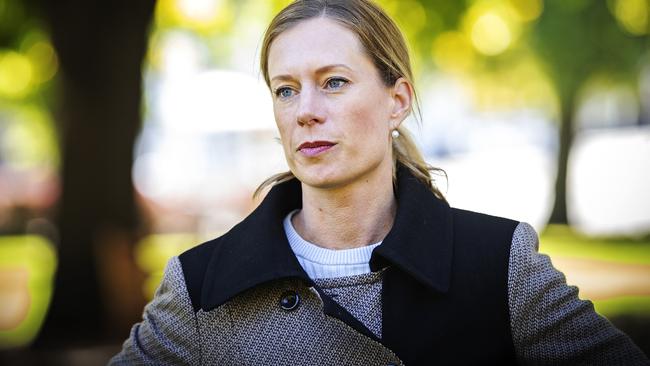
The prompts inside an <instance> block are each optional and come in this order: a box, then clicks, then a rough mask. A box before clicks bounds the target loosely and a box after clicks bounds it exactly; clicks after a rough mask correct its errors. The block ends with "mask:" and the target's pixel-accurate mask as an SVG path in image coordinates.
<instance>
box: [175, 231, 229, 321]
mask: <svg viewBox="0 0 650 366" xmlns="http://www.w3.org/2000/svg"><path fill="white" fill-rule="evenodd" d="M221 238H222V237H218V238H215V239H212V240H210V241H207V242H205V243H202V244H199V245H197V246H195V247H194V248H191V249H189V250H187V251H185V252H183V253H182V254H181V255H179V256H178V260H179V264H180V267H181V268H182V272H183V277H184V279H185V285H186V287H187V293H188V294H189V296H190V300H191V301H192V307H193V308H194V310H195V311H197V310H198V309H200V308H201V292H202V291H201V290H202V288H203V280H204V278H205V272H206V270H207V268H208V265H209V264H210V260H211V259H212V257H213V256H214V255H215V253H216V252H218V251H219V248H220V244H221Z"/></svg>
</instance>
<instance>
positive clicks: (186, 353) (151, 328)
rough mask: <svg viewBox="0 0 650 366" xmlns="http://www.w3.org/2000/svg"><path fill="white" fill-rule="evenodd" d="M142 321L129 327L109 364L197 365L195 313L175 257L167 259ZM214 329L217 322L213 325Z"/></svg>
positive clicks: (198, 334) (198, 335)
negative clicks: (118, 349) (161, 277)
mask: <svg viewBox="0 0 650 366" xmlns="http://www.w3.org/2000/svg"><path fill="white" fill-rule="evenodd" d="M142 318H143V319H142V322H141V323H138V324H135V325H134V326H133V327H132V328H131V334H130V336H129V338H128V339H127V340H126V341H125V342H124V344H123V345H122V352H120V353H119V354H117V355H116V356H115V357H113V358H112V359H111V360H110V361H109V365H186V364H189V365H197V364H199V363H200V360H201V348H200V345H201V343H200V342H197V340H198V339H199V337H200V333H199V332H198V322H197V317H196V315H195V313H194V310H193V308H192V304H191V302H190V298H189V295H188V293H187V289H186V288H185V280H184V277H183V269H182V268H181V263H180V261H179V260H178V258H177V257H174V258H172V259H171V260H169V262H168V263H167V266H166V268H165V273H164V276H163V279H162V282H161V284H160V286H159V287H158V290H156V294H155V296H154V298H153V300H152V301H151V302H150V303H149V304H147V306H145V308H144V313H143V316H142ZM216 328H217V329H218V325H216Z"/></svg>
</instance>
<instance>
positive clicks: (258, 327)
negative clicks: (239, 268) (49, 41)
mask: <svg viewBox="0 0 650 366" xmlns="http://www.w3.org/2000/svg"><path fill="white" fill-rule="evenodd" d="M537 249H538V240H537V234H536V233H535V231H534V229H533V228H532V227H531V226H530V225H528V224H525V223H520V224H519V225H518V226H517V228H516V230H515V232H514V235H513V239H512V245H511V248H510V259H509V269H508V302H509V304H508V305H509V313H510V325H511V329H512V335H513V343H514V346H515V351H516V353H517V357H518V360H519V363H520V364H522V365H650V363H648V360H647V358H645V356H644V355H643V353H642V352H641V351H640V350H639V349H638V348H637V347H636V346H635V345H634V344H633V343H632V342H631V341H630V340H629V338H627V337H626V336H625V335H624V334H623V333H621V332H620V331H618V330H617V329H616V328H614V327H613V326H612V325H611V324H610V323H609V322H608V321H607V320H606V319H604V318H602V317H600V316H599V315H597V314H596V313H595V311H594V309H593V306H592V304H591V303H590V302H589V301H582V300H580V299H579V298H578V291H577V289H576V288H575V287H573V286H567V285H566V282H565V278H564V275H563V274H562V273H561V272H559V271H557V270H556V269H554V268H553V266H552V263H551V261H550V259H549V258H548V256H546V255H542V254H539V253H538V252H537ZM382 274H383V273H382V272H376V273H368V274H364V275H357V276H350V277H346V278H334V279H320V280H317V281H316V282H317V285H318V286H319V287H321V288H322V289H323V291H324V292H325V294H328V296H331V297H332V298H333V300H335V301H337V302H338V303H339V305H341V306H342V307H344V308H346V309H347V310H348V311H349V312H350V313H351V314H352V315H353V316H354V317H356V318H357V319H358V320H359V321H361V322H362V323H363V324H364V325H366V327H368V328H369V329H370V330H371V331H372V332H373V333H374V334H376V335H377V336H381V328H382V313H381V293H382V282H381V277H382ZM286 291H294V292H296V293H297V294H298V295H299V297H300V299H301V301H300V304H299V306H298V307H297V308H296V309H295V310H292V311H287V310H283V309H282V308H281V307H280V306H279V300H280V299H281V297H282V296H283V294H284V293H285V292H286ZM109 364H110V365H199V364H203V365H214V364H217V365H312V364H318V365H387V364H396V365H400V364H402V362H401V360H399V358H398V357H397V356H396V355H395V354H394V352H393V351H391V350H390V349H388V348H387V347H385V346H383V345H382V344H381V343H379V342H376V341H374V340H373V339H371V338H370V337H366V336H364V335H363V334H361V333H359V332H358V331H356V330H355V329H353V328H352V327H351V326H349V325H348V324H346V323H345V322H343V321H342V320H340V319H337V318H335V317H332V316H328V315H326V314H325V313H324V312H323V301H322V299H321V298H320V296H319V294H318V292H317V291H316V290H315V289H314V288H309V287H307V286H305V285H304V284H303V283H302V282H301V281H299V280H295V279H278V280H275V281H271V282H267V283H265V284H263V285H259V286H256V287H254V288H251V289H249V290H247V291H245V292H243V293H240V294H239V295H237V296H236V297H234V298H232V299H231V300H230V301H228V302H226V303H225V304H223V305H221V306H219V307H217V308H215V309H212V310H210V311H204V310H198V311H197V312H196V313H195V312H194V310H193V307H192V304H191V301H190V298H189V295H188V292H187V289H186V285H185V281H184V275H183V270H182V268H181V264H180V261H179V260H178V258H177V257H174V258H172V259H171V260H170V261H169V263H168V265H167V267H166V269H165V275H164V277H163V281H162V283H161V285H160V288H159V289H158V291H157V292H156V295H155V297H154V299H153V300H152V301H151V303H149V304H148V305H147V306H146V307H145V310H144V315H143V321H142V322H141V323H139V324H136V325H135V326H133V328H132V330H131V333H130V337H129V339H127V340H126V342H124V345H123V349H122V351H121V352H120V353H119V354H118V355H116V356H115V357H114V358H113V359H112V360H111V361H110V362H109Z"/></svg>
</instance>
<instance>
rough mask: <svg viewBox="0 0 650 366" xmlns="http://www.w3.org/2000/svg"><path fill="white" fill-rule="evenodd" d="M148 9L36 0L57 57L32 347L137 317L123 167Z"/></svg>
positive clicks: (93, 335)
mask: <svg viewBox="0 0 650 366" xmlns="http://www.w3.org/2000/svg"><path fill="white" fill-rule="evenodd" d="M154 5H155V0H138V1H127V0H111V1H88V0H59V1H51V0H41V1H40V2H39V6H40V7H41V11H42V13H43V16H44V18H45V20H46V22H47V23H48V25H49V28H50V30H51V35H52V40H53V43H54V46H55V48H56V50H57V54H58V57H59V62H60V74H59V75H60V78H59V93H58V99H59V100H58V101H57V102H58V110H57V113H56V115H57V122H58V127H59V131H60V138H61V146H62V172H61V176H62V194H61V198H60V202H59V205H58V213H57V218H56V221H57V224H58V228H59V245H58V269H57V273H56V280H55V290H54V295H53V298H52V302H51V305H50V309H49V311H48V314H47V317H46V321H45V323H44V326H43V328H42V330H41V333H40V335H39V338H38V340H37V342H36V344H35V346H37V347H39V346H40V347H54V346H61V345H62V343H65V344H66V345H74V344H79V343H90V342H97V341H105V340H107V339H109V338H113V337H118V338H122V339H123V338H126V336H127V335H128V328H127V327H128V325H129V324H131V323H132V322H133V321H135V320H137V318H138V317H139V316H140V315H141V311H142V305H143V302H144V301H143V299H142V291H141V286H140V284H141V275H139V272H138V271H137V269H136V267H135V266H134V265H133V263H134V261H133V259H132V257H133V255H132V250H131V249H132V246H133V244H134V243H135V242H136V240H137V237H138V230H139V228H140V227H139V220H138V213H137V208H136V205H135V201H134V191H133V186H132V180H131V167H132V163H133V145H134V141H135V138H136V134H137V132H138V130H139V128H140V124H141V121H140V115H141V113H140V105H141V92H142V90H141V84H142V77H141V67H142V62H143V59H144V56H145V53H146V47H147V36H148V29H149V25H150V23H151V18H152V15H153V10H154ZM125 328H126V329H125Z"/></svg>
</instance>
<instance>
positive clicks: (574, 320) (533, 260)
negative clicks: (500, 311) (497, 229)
mask: <svg viewBox="0 0 650 366" xmlns="http://www.w3.org/2000/svg"><path fill="white" fill-rule="evenodd" d="M538 245H539V243H538V239H537V234H536V233H535V230H534V229H533V228H532V227H531V226H530V225H528V224H526V223H520V224H519V225H518V226H517V228H516V229H515V232H514V235H513V241H512V246H511V249H510V260H509V262H510V264H509V270H508V302H509V308H510V317H511V320H510V324H511V327H512V335H513V341H514V345H515V350H516V352H517V357H518V359H519V360H520V361H521V363H522V364H526V365H649V364H650V363H648V360H647V358H645V357H644V356H643V353H642V352H641V351H640V350H639V349H638V348H637V347H636V346H635V345H634V343H632V342H631V341H630V339H629V338H628V337H627V336H625V335H624V334H623V333H621V332H620V331H619V330H617V329H616V328H615V327H614V326H612V324H611V323H610V322H609V321H607V320H606V319H605V318H603V317H601V316H599V315H598V314H597V313H596V312H595V311H594V307H593V305H592V303H591V302H590V301H583V300H580V299H579V298H578V289H577V288H576V287H575V286H567V284H566V280H565V277H564V274H562V272H559V271H558V270H556V269H555V268H553V265H552V263H551V260H550V258H549V257H548V256H547V255H543V254H539V253H538V252H537V250H538Z"/></svg>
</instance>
